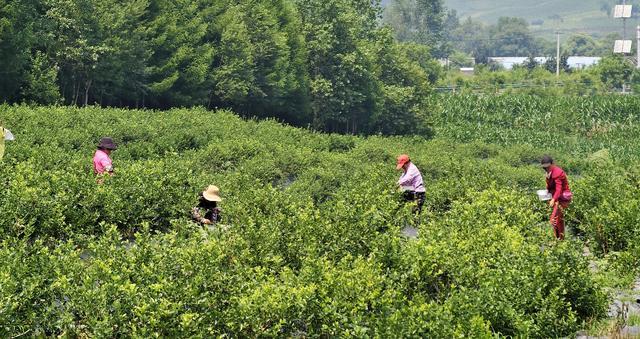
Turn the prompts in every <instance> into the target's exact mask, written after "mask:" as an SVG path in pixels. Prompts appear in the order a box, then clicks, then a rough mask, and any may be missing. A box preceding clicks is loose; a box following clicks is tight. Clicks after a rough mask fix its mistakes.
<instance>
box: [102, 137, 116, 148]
mask: <svg viewBox="0 0 640 339" xmlns="http://www.w3.org/2000/svg"><path fill="white" fill-rule="evenodd" d="M98 148H104V149H110V150H116V149H118V146H117V145H116V143H115V142H113V139H111V138H109V137H104V138H102V139H100V143H98Z"/></svg>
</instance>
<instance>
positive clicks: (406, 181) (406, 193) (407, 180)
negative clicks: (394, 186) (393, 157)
mask: <svg viewBox="0 0 640 339" xmlns="http://www.w3.org/2000/svg"><path fill="white" fill-rule="evenodd" d="M396 169H398V170H400V169H402V171H403V173H402V176H400V179H399V180H398V185H399V186H400V188H401V189H402V191H403V193H402V196H403V198H404V200H405V201H407V202H410V201H413V202H416V207H415V208H414V209H413V211H414V212H417V213H420V212H422V206H423V205H424V201H425V195H426V193H425V192H426V190H425V188H424V183H423V181H422V174H420V170H418V167H416V165H414V164H413V163H412V162H411V159H410V158H409V156H408V155H406V154H402V155H400V156H398V159H397V164H396Z"/></svg>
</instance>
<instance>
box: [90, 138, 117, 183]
mask: <svg viewBox="0 0 640 339" xmlns="http://www.w3.org/2000/svg"><path fill="white" fill-rule="evenodd" d="M116 149H118V146H117V145H116V144H115V142H113V139H111V138H109V137H104V138H102V139H100V143H98V150H96V153H95V154H94V156H93V173H95V174H96V175H99V174H105V173H106V174H109V175H113V162H112V161H111V158H110V157H109V156H110V155H111V152H112V151H115V150H116Z"/></svg>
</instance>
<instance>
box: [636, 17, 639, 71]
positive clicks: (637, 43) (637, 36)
mask: <svg viewBox="0 0 640 339" xmlns="http://www.w3.org/2000/svg"><path fill="white" fill-rule="evenodd" d="M636 49H637V50H638V54H637V55H636V68H638V69H640V26H638V27H636Z"/></svg>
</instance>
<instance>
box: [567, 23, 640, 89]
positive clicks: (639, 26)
mask: <svg viewBox="0 0 640 339" xmlns="http://www.w3.org/2000/svg"><path fill="white" fill-rule="evenodd" d="M638 27H640V26H638ZM556 40H557V45H556V78H559V77H560V31H557V32H556Z"/></svg>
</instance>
